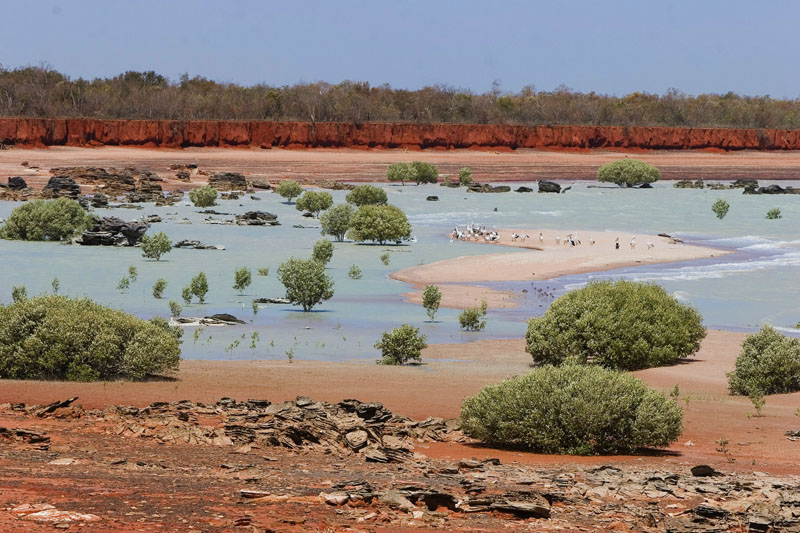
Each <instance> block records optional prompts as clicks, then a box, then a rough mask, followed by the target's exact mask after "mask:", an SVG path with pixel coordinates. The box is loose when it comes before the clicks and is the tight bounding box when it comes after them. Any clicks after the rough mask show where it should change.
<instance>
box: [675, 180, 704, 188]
mask: <svg viewBox="0 0 800 533" xmlns="http://www.w3.org/2000/svg"><path fill="white" fill-rule="evenodd" d="M673 187H674V188H676V189H705V187H706V184H705V182H704V181H703V180H695V181H692V180H678V181H676V182H675V184H674V185H673Z"/></svg>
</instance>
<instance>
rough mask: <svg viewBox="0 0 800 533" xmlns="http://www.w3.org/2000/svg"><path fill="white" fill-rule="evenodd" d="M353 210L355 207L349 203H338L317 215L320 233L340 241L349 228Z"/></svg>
mask: <svg viewBox="0 0 800 533" xmlns="http://www.w3.org/2000/svg"><path fill="white" fill-rule="evenodd" d="M355 212H356V211H355V209H353V206H352V205H350V204H339V205H335V206H333V207H331V208H330V209H328V210H326V211H325V212H324V213H322V216H320V217H319V222H320V225H321V226H322V232H321V233H322V235H331V236H332V237H335V238H336V240H337V241H339V242H342V241H343V240H344V236H345V235H346V234H347V230H348V229H350V221H351V220H352V219H353V214H354V213H355Z"/></svg>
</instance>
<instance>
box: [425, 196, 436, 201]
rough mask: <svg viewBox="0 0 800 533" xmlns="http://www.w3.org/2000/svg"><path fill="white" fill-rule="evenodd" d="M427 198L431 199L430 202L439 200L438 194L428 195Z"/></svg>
mask: <svg viewBox="0 0 800 533" xmlns="http://www.w3.org/2000/svg"><path fill="white" fill-rule="evenodd" d="M425 199H426V200H427V201H429V202H438V201H439V197H438V196H428V197H427V198H425Z"/></svg>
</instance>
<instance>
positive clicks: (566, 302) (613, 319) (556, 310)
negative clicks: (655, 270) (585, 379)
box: [526, 281, 706, 370]
mask: <svg viewBox="0 0 800 533" xmlns="http://www.w3.org/2000/svg"><path fill="white" fill-rule="evenodd" d="M705 335H706V330H705V328H704V327H703V324H702V317H701V316H700V314H699V313H698V312H697V311H696V310H695V309H694V308H693V307H691V306H689V305H685V304H681V303H680V302H678V301H677V300H675V298H673V297H672V296H670V295H669V294H668V293H667V292H666V291H665V290H664V289H663V288H661V287H660V286H658V285H655V284H645V283H636V282H631V281H617V282H612V281H596V282H592V283H589V284H588V285H587V286H586V287H583V288H581V289H578V290H575V291H572V292H570V293H567V294H565V295H564V296H561V297H560V298H558V299H557V300H555V301H554V302H553V303H552V304H551V305H550V307H549V308H548V310H547V311H546V312H545V314H544V315H543V316H541V317H538V318H533V319H531V321H530V323H529V324H528V333H527V336H526V340H527V348H526V349H527V351H528V353H530V354H531V355H532V356H533V361H534V363H536V364H554V365H559V364H561V363H563V362H564V361H565V360H566V359H568V358H572V357H574V358H577V360H578V361H580V362H582V363H596V364H599V365H602V366H605V367H608V368H616V369H624V370H636V369H640V368H650V367H654V366H660V365H666V364H671V363H674V362H676V361H677V360H678V359H680V358H683V357H688V356H690V355H692V354H693V353H695V352H696V351H697V350H698V349H699V348H700V341H701V340H702V339H703V338H704V337H705Z"/></svg>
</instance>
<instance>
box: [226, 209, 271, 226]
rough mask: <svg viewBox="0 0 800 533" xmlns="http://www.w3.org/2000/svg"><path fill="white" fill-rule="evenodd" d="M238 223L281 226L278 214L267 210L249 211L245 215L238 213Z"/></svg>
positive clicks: (241, 224) (242, 224)
mask: <svg viewBox="0 0 800 533" xmlns="http://www.w3.org/2000/svg"><path fill="white" fill-rule="evenodd" d="M236 224H238V225H240V226H280V222H278V215H273V214H272V213H267V212H266V211H248V212H246V213H244V214H243V215H236Z"/></svg>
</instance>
